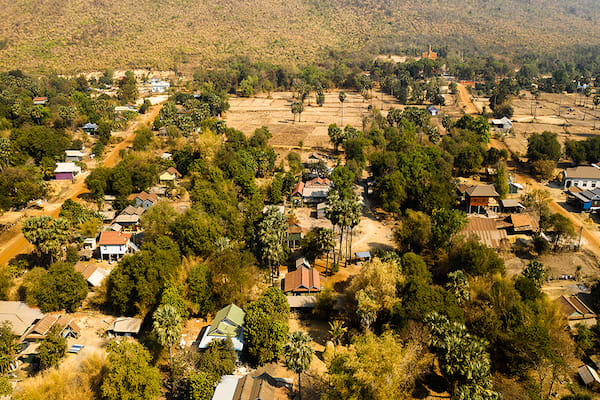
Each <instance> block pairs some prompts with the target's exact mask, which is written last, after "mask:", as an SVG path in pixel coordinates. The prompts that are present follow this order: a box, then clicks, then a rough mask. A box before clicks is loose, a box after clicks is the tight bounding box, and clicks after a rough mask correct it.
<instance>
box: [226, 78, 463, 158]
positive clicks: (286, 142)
mask: <svg viewBox="0 0 600 400" xmlns="http://www.w3.org/2000/svg"><path fill="white" fill-rule="evenodd" d="M345 93H346V101H345V102H344V119H343V125H344V126H345V125H352V126H353V127H355V128H357V129H361V130H362V129H364V127H363V117H366V116H367V114H368V107H369V105H371V103H372V104H373V107H375V108H377V109H380V110H381V109H383V115H384V116H385V115H387V112H388V111H389V109H390V107H394V108H400V109H403V108H404V106H403V105H401V104H400V103H398V102H397V101H396V99H395V98H393V97H392V96H390V95H388V94H385V93H382V92H380V91H375V90H374V91H373V99H372V101H371V100H370V99H369V100H365V99H364V98H363V97H362V96H361V94H360V93H358V92H352V91H346V92H345ZM338 96H339V91H338V90H332V91H329V92H326V93H325V104H323V106H322V107H319V106H318V105H316V103H315V98H314V93H311V95H310V96H309V97H308V98H307V100H306V102H305V105H304V112H303V113H302V115H301V122H298V118H297V117H296V121H295V122H294V115H293V114H292V112H291V104H292V103H293V102H294V101H296V100H295V99H294V98H293V93H292V92H273V93H271V96H270V98H269V96H268V95H267V94H260V95H258V96H256V97H251V98H247V97H237V96H232V97H231V98H230V99H229V104H230V105H231V108H230V109H229V111H227V113H226V114H225V116H224V118H225V120H226V121H227V125H228V126H230V127H232V128H235V129H238V130H240V131H242V132H244V133H246V134H247V135H250V134H252V132H254V130H255V129H256V128H260V127H261V126H267V127H268V128H269V130H270V131H271V133H272V134H273V138H272V139H271V140H270V144H271V145H272V146H274V147H275V148H276V149H281V148H286V147H296V146H299V143H300V142H302V144H303V146H304V147H308V148H323V149H325V148H333V147H332V146H331V144H330V143H329V136H328V135H327V127H328V126H329V125H330V124H333V123H336V124H338V125H340V124H341V123H342V107H341V103H340V101H339V99H338ZM382 97H383V98H382ZM447 104H449V105H448V106H442V107H438V108H440V109H441V111H442V113H446V114H449V115H453V116H454V115H460V110H459V109H458V108H457V107H456V106H454V98H453V96H451V95H447ZM416 107H420V108H425V107H428V105H420V106H416ZM436 119H437V118H436ZM438 125H440V126H441V124H438Z"/></svg>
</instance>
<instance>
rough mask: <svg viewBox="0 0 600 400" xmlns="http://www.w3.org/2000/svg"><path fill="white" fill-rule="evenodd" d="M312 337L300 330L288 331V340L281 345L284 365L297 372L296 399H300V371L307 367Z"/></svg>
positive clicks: (310, 357)
mask: <svg viewBox="0 0 600 400" xmlns="http://www.w3.org/2000/svg"><path fill="white" fill-rule="evenodd" d="M311 341H312V338H311V337H310V336H309V335H308V334H306V333H304V332H301V331H296V332H293V333H290V335H289V337H288V342H287V343H286V344H285V345H284V346H283V356H284V359H285V366H286V367H287V368H288V369H289V370H291V371H293V372H295V373H297V374H298V399H299V400H302V385H301V377H302V373H303V372H304V371H306V370H307V369H308V367H309V366H310V362H311V361H312V357H313V354H314V350H313V348H312V346H311V344H310V342H311Z"/></svg>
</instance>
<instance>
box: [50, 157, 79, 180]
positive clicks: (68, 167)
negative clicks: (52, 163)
mask: <svg viewBox="0 0 600 400" xmlns="http://www.w3.org/2000/svg"><path fill="white" fill-rule="evenodd" d="M80 173H81V167H80V166H78V165H76V164H75V163H74V162H64V163H63V162H59V163H56V169H55V170H54V179H56V180H57V181H62V180H70V181H72V180H73V179H75V177H76V176H77V175H79V174H80Z"/></svg>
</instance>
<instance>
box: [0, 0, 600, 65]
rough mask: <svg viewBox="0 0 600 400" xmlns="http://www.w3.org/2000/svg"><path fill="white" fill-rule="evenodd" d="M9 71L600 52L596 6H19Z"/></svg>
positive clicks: (11, 25)
mask: <svg viewBox="0 0 600 400" xmlns="http://www.w3.org/2000/svg"><path fill="white" fill-rule="evenodd" d="M4 3H5V4H4V5H3V7H1V8H0V16H1V17H2V20H3V21H5V22H4V23H3V24H0V43H1V44H2V46H1V49H0V68H2V69H13V68H21V69H24V70H28V71H39V72H48V71H57V72H60V73H73V72H83V71H90V70H98V69H102V68H105V67H114V68H136V67H139V68H156V69H175V68H181V67H185V66H188V67H189V66H209V65H211V66H212V65H216V64H218V62H219V61H223V60H224V59H226V58H229V57H231V56H233V55H244V56H248V57H250V58H251V59H254V60H257V61H267V62H276V63H298V62H312V61H316V60H319V59H321V58H323V57H324V55H325V54H326V53H327V51H328V50H344V51H350V52H354V51H356V52H369V53H373V54H374V53H377V52H380V51H390V50H394V49H402V48H409V47H412V48H415V49H416V48H423V47H424V46H425V45H426V44H428V43H432V44H434V45H435V46H440V45H446V46H449V47H450V48H454V49H457V50H464V49H466V50H467V51H473V52H480V53H482V54H483V55H488V54H503V55H510V56H514V55H516V54H520V53H523V52H554V51H560V50H563V49H568V48H569V47H572V46H577V45H600V4H597V3H596V2H594V1H592V0H576V1H570V2H561V1H558V0H529V1H524V2H523V1H515V0H500V1H484V0H466V1H460V0H447V1H443V0H430V1H416V0H401V1H376V0H355V1H352V0H289V1H285V2H284V1H281V0H250V1H240V0H217V1H212V2H210V1H208V0H181V1H172V0H136V1H133V0H121V1H116V0H70V1H68V2H65V1H60V0H17V1H14V2H7V1H5V2H4Z"/></svg>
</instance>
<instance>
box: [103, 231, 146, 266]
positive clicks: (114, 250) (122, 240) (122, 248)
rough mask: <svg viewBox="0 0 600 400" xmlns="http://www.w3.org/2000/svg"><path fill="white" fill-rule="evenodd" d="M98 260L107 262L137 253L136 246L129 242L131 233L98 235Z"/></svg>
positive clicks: (111, 232)
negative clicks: (105, 259) (106, 260)
mask: <svg viewBox="0 0 600 400" xmlns="http://www.w3.org/2000/svg"><path fill="white" fill-rule="evenodd" d="M98 246H99V247H100V258H101V259H103V260H104V257H105V256H106V258H107V259H108V260H109V261H112V260H113V259H116V260H118V259H120V258H121V257H123V256H124V255H125V254H127V253H132V252H134V251H137V250H138V248H137V246H136V245H135V244H134V243H133V242H132V241H131V233H123V232H113V231H105V232H102V233H101V234H100V241H99V242H98Z"/></svg>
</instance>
